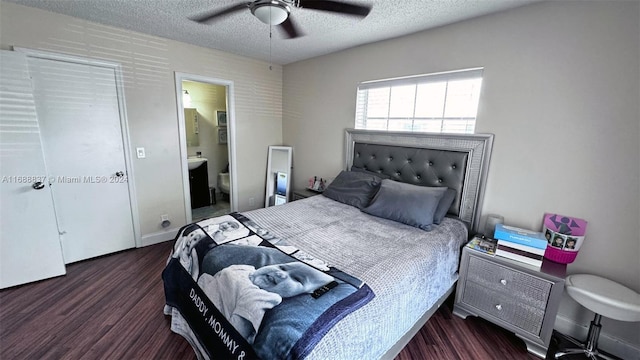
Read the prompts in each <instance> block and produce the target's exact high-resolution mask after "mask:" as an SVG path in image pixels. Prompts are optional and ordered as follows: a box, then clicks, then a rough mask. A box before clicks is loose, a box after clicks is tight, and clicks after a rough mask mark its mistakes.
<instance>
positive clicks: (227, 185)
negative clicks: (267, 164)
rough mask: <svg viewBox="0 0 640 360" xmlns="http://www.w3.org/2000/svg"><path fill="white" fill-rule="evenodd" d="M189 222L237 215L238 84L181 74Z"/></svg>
mask: <svg viewBox="0 0 640 360" xmlns="http://www.w3.org/2000/svg"><path fill="white" fill-rule="evenodd" d="M176 94H177V95H178V104H179V106H178V108H179V109H180V110H179V114H178V118H179V123H180V124H179V125H180V126H179V129H180V153H181V157H182V165H183V166H182V172H183V185H184V194H185V212H186V218H187V222H193V221H198V220H202V219H205V218H209V217H215V216H221V215H225V214H229V213H230V212H233V211H236V208H237V205H236V201H237V200H236V199H237V198H236V196H235V191H234V189H235V186H234V182H235V181H234V180H235V176H234V175H235V166H234V164H235V161H234V159H235V148H234V144H235V136H234V134H235V122H234V116H233V105H232V104H233V103H234V102H233V84H232V83H231V82H229V81H225V80H220V79H212V78H205V77H201V76H195V75H188V74H179V73H176Z"/></svg>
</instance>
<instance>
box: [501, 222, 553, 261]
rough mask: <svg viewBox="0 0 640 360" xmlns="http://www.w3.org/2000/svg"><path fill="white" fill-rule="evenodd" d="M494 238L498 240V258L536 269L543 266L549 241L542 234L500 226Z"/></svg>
mask: <svg viewBox="0 0 640 360" xmlns="http://www.w3.org/2000/svg"><path fill="white" fill-rule="evenodd" d="M494 237H495V238H496V239H497V240H498V247H497V249H496V255H497V256H502V257H505V258H509V259H512V260H517V261H520V262H523V263H526V264H529V265H532V266H536V267H540V266H542V259H543V258H544V252H545V250H546V249H547V239H546V238H545V237H544V235H543V234H542V233H541V232H536V231H531V230H525V229H520V228H517V227H513V226H507V225H503V224H498V225H496V229H495V233H494Z"/></svg>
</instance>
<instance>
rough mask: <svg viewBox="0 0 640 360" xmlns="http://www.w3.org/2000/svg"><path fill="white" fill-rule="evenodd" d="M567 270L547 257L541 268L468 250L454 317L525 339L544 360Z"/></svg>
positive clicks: (528, 346) (463, 253)
mask: <svg viewBox="0 0 640 360" xmlns="http://www.w3.org/2000/svg"><path fill="white" fill-rule="evenodd" d="M566 269H567V266H566V265H565V264H558V263H554V262H552V261H549V260H547V259H545V260H544V261H543V263H542V267H541V268H535V267H532V266H529V265H527V264H523V263H520V262H518V261H513V260H510V259H506V258H503V257H500V256H491V255H488V254H485V253H483V252H481V251H478V250H473V249H470V248H468V247H466V246H465V247H464V248H463V250H462V260H461V262H460V278H459V279H458V285H457V287H456V300H455V304H454V306H453V313H454V314H456V315H457V316H459V317H461V318H463V319H465V318H466V317H467V316H469V315H473V316H479V317H481V318H483V319H485V320H488V321H491V322H492V323H494V324H496V325H499V326H501V327H503V328H505V329H507V330H509V331H513V332H514V333H515V334H516V336H518V337H519V338H521V339H522V340H524V342H525V344H526V345H527V350H528V351H529V352H530V353H533V354H535V355H537V356H540V357H542V358H544V357H545V356H546V353H547V349H548V348H549V341H550V340H551V333H552V332H553V325H554V323H555V320H556V315H557V313H558V306H559V305H560V299H561V297H562V292H563V290H564V278H565V276H566Z"/></svg>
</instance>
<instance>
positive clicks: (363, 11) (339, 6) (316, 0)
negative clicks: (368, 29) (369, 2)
mask: <svg viewBox="0 0 640 360" xmlns="http://www.w3.org/2000/svg"><path fill="white" fill-rule="evenodd" d="M300 7H301V8H303V9H310V10H322V11H333V12H337V13H341V14H347V15H357V16H367V15H369V12H370V11H371V6H366V5H356V4H346V3H343V2H340V1H331V0H300Z"/></svg>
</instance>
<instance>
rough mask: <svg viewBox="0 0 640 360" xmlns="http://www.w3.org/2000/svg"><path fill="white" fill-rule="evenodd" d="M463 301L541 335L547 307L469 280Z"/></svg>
mask: <svg viewBox="0 0 640 360" xmlns="http://www.w3.org/2000/svg"><path fill="white" fill-rule="evenodd" d="M462 302H464V303H466V304H468V305H470V306H473V307H475V308H477V309H478V310H482V311H484V312H486V313H487V314H489V315H491V316H493V317H495V318H498V319H500V320H502V321H504V322H506V323H509V324H510V325H513V326H515V327H517V328H519V329H522V330H523V331H526V332H528V333H530V334H532V335H536V336H537V335H539V334H540V329H541V328H542V321H543V320H544V315H545V309H544V307H543V308H539V307H535V306H531V305H528V304H527V303H523V302H521V301H519V300H518V299H517V298H513V297H512V296H511V295H510V294H507V293H502V292H496V291H494V290H492V289H489V288H487V287H485V286H484V285H481V284H477V283H474V282H471V281H469V282H467V283H466V286H465V289H464V294H463V296H462Z"/></svg>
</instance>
